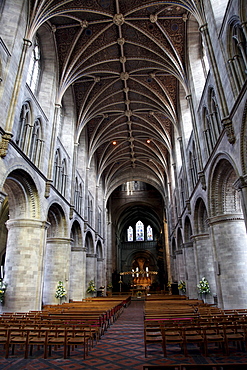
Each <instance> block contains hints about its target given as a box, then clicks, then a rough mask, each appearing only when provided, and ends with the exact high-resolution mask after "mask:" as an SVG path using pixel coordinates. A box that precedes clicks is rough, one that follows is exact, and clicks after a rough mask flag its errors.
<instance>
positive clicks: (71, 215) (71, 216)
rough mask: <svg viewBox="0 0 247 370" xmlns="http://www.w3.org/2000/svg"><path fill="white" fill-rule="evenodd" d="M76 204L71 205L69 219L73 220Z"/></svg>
mask: <svg viewBox="0 0 247 370" xmlns="http://www.w3.org/2000/svg"><path fill="white" fill-rule="evenodd" d="M74 209H75V206H70V208H69V219H70V220H72V218H73V214H74Z"/></svg>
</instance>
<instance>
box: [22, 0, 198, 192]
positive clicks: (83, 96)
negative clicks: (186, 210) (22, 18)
mask: <svg viewBox="0 0 247 370" xmlns="http://www.w3.org/2000/svg"><path fill="white" fill-rule="evenodd" d="M31 4H32V6H31V9H30V14H31V18H30V22H29V23H30V28H29V32H30V34H31V32H33V33H34V31H36V30H38V28H39V27H40V26H41V25H42V24H43V23H45V22H47V23H48V24H49V25H50V27H51V29H52V30H53V32H54V37H55V40H56V44H57V51H58V59H59V92H58V97H57V102H58V103H60V102H62V99H63V96H64V94H65V93H66V91H67V89H68V88H72V89H73V94H74V101H75V108H76V115H77V131H76V135H75V140H78V138H79V136H80V133H81V132H82V130H83V129H86V132H87V135H88V143H89V156H90V158H93V156H94V157H96V160H97V161H96V162H97V172H98V177H99V178H104V180H105V182H106V187H107V189H108V191H112V190H113V189H114V188H116V186H118V185H119V184H121V183H123V182H126V181H130V180H134V179H135V180H141V181H144V182H148V183H150V184H152V185H154V186H155V187H156V188H157V189H158V190H160V191H162V189H163V188H164V183H165V181H166V177H169V165H170V161H171V158H170V157H171V149H172V145H173V135H174V129H175V127H176V126H177V123H178V114H177V113H178V112H177V101H178V87H179V84H180V83H181V84H184V85H185V84H186V72H185V65H186V63H185V60H186V20H187V19H188V17H189V14H190V13H192V14H194V15H195V14H196V1H193V0H191V1H151V0H149V1H148V0H72V1H69V0H36V1H33V2H31Z"/></svg>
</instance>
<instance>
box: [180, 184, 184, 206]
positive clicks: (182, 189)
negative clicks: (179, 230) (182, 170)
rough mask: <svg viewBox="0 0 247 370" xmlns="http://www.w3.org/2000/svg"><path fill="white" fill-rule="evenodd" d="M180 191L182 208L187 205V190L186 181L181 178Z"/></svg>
mask: <svg viewBox="0 0 247 370" xmlns="http://www.w3.org/2000/svg"><path fill="white" fill-rule="evenodd" d="M180 192H181V202H182V208H184V207H185V191H184V182H183V180H182V179H181V180H180Z"/></svg>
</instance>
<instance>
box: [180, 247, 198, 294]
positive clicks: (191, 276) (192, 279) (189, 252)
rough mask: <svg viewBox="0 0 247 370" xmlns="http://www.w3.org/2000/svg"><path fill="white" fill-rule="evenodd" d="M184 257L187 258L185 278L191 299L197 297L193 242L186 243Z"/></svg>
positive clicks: (187, 292) (187, 291)
mask: <svg viewBox="0 0 247 370" xmlns="http://www.w3.org/2000/svg"><path fill="white" fill-rule="evenodd" d="M183 248H184V259H185V280H186V295H187V296H188V297H189V298H191V299H197V298H198V293H197V288H196V285H197V274H196V269H195V266H196V263H195V254H194V245H193V242H188V243H184V245H183Z"/></svg>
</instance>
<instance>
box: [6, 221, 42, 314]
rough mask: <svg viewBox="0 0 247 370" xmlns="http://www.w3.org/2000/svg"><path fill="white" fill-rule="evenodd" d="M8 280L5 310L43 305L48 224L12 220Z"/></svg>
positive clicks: (9, 230) (9, 237)
mask: <svg viewBox="0 0 247 370" xmlns="http://www.w3.org/2000/svg"><path fill="white" fill-rule="evenodd" d="M6 226H7V229H8V240H7V248H6V260H5V276H4V281H6V283H7V284H8V286H7V291H6V296H5V304H4V306H3V310H4V311H12V312H13V311H19V312H20V311H30V310H40V309H41V307H42V290H43V271H44V255H45V240H46V231H47V227H48V223H47V222H46V221H40V220H33V219H18V220H8V221H7V222H6Z"/></svg>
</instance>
